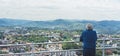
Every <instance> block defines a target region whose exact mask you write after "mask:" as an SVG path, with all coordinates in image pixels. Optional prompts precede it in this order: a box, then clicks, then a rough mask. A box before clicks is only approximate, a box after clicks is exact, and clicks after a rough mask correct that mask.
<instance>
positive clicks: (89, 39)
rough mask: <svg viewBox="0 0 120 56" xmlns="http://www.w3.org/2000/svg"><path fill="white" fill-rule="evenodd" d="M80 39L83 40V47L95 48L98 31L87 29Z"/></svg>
mask: <svg viewBox="0 0 120 56" xmlns="http://www.w3.org/2000/svg"><path fill="white" fill-rule="evenodd" d="M80 40H81V41H82V42H83V44H84V45H83V48H95V47H96V40H97V35H96V31H93V30H86V31H84V32H83V33H82V35H81V37H80Z"/></svg>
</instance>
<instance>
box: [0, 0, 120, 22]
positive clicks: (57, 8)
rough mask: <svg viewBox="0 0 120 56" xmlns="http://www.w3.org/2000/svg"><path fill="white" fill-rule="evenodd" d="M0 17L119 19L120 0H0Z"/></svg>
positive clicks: (28, 18)
mask: <svg viewBox="0 0 120 56" xmlns="http://www.w3.org/2000/svg"><path fill="white" fill-rule="evenodd" d="M0 18H13V19H26V20H42V21H43V20H54V19H60V18H62V19H76V20H120V0H0Z"/></svg>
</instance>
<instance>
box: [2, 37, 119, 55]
mask: <svg viewBox="0 0 120 56" xmlns="http://www.w3.org/2000/svg"><path fill="white" fill-rule="evenodd" d="M106 40H120V38H111V39H110V38H109V39H105V38H103V39H98V41H102V47H98V48H96V49H100V50H102V56H105V49H116V48H119V49H120V46H117V47H105V41H106ZM62 43H78V42H76V41H60V42H51V43H50V42H45V43H30V44H7V45H0V47H15V46H31V48H32V49H31V52H25V53H8V54H0V56H45V55H46V54H47V55H48V56H54V55H55V56H60V55H61V56H75V54H76V51H82V48H81V49H69V50H61V49H58V50H51V51H38V52H35V45H39V44H41V45H45V44H62ZM47 55H46V56H47ZM76 56H77V55H76Z"/></svg>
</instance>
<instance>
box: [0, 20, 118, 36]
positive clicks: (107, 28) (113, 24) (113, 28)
mask: <svg viewBox="0 0 120 56" xmlns="http://www.w3.org/2000/svg"><path fill="white" fill-rule="evenodd" d="M87 23H92V24H93V25H94V28H95V30H97V31H98V32H99V33H106V34H108V33H109V34H114V33H118V34H119V33H120V21H107V20H106V21H74V20H63V19H57V20H53V21H28V20H15V19H4V18H2V19H0V26H23V27H39V28H48V29H68V30H74V29H85V27H84V26H85V24H87Z"/></svg>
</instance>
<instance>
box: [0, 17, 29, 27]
mask: <svg viewBox="0 0 120 56" xmlns="http://www.w3.org/2000/svg"><path fill="white" fill-rule="evenodd" d="M28 22H31V21H28V20H15V19H7V18H0V26H15V25H21V24H25V23H28Z"/></svg>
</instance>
